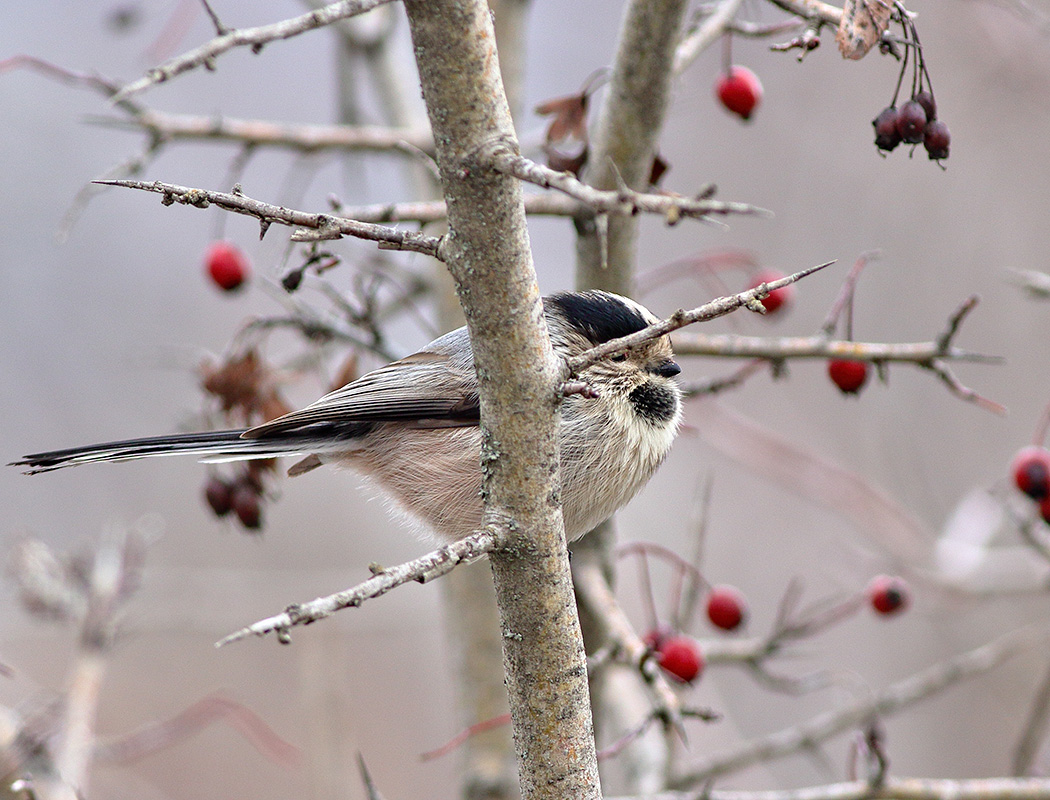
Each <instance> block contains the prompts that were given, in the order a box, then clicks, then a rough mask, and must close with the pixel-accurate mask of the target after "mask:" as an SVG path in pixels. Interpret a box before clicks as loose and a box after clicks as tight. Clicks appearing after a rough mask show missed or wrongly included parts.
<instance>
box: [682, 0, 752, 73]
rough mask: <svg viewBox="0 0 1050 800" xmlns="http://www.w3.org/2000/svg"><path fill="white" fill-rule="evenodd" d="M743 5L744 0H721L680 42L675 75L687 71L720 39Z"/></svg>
mask: <svg viewBox="0 0 1050 800" xmlns="http://www.w3.org/2000/svg"><path fill="white" fill-rule="evenodd" d="M741 5H743V0H721V2H720V3H719V4H718V6H717V8H715V10H714V13H712V14H711V16H709V17H708V18H707V19H705V20H704V21H703V24H701V25H699V26H698V27H697V28H696V30H694V31H691V32H690V33H689V35H688V36H686V37H685V38H683V39H682V41H681V42H679V43H678V47H677V49H676V50H675V54H674V66H673V68H672V69H673V70H674V74H675V75H681V74H682V73H683V72H685V70H686V69H688V68H689V65H690V64H692V63H693V62H694V61H696V59H697V58H698V57H699V55H700V54H701V53H702V52H704V51H705V50H706V49H707V48H708V47H710V46H711V45H712V44H714V43H715V42H717V41H718V39H719V38H720V37H721V36H722V35H723V34H724V33H725V32H726V29H727V28H728V27H729V26H730V25H731V24H732V22H733V17H734V16H736V12H737V11H738V10H739V9H740V6H741Z"/></svg>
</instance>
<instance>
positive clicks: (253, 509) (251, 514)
mask: <svg viewBox="0 0 1050 800" xmlns="http://www.w3.org/2000/svg"><path fill="white" fill-rule="evenodd" d="M232 502H233V510H234V511H235V512H236V513H237V519H239V520H240V522H241V525H243V526H244V527H245V528H248V529H249V530H258V529H259V528H261V527H262V504H261V503H260V502H259V492H258V491H257V490H256V489H255V488H254V487H252V486H251V485H249V484H248V483H238V484H237V485H236V486H235V487H234V489H233V499H232Z"/></svg>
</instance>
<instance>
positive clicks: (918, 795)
mask: <svg viewBox="0 0 1050 800" xmlns="http://www.w3.org/2000/svg"><path fill="white" fill-rule="evenodd" d="M702 796H703V797H704V798H705V800H1050V779H1047V778H972V779H964V780H952V779H935V778H886V779H885V780H883V781H882V782H880V783H879V784H878V785H877V786H873V785H872V784H871V782H870V781H866V780H863V781H850V782H849V783H832V784H828V785H826V786H808V787H805V788H802V789H783V790H773V791H734V790H725V789H710V790H705V791H704V792H703V795H702ZM696 797H697V793H696V792H661V793H659V794H653V795H649V800H693V798H696ZM610 800H628V798H625V797H619V798H610Z"/></svg>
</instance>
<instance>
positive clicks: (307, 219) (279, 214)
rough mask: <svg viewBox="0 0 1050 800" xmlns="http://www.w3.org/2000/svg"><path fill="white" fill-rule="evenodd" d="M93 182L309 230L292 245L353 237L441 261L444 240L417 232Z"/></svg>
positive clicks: (225, 198)
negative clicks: (216, 207)
mask: <svg viewBox="0 0 1050 800" xmlns="http://www.w3.org/2000/svg"><path fill="white" fill-rule="evenodd" d="M93 182H94V183H98V184H102V185H104V186H123V187H125V188H127V189H140V190H142V191H146V192H156V193H157V194H161V195H163V198H162V199H161V202H162V203H163V204H164V205H171V204H172V203H181V204H183V205H189V206H196V207H197V208H207V207H208V206H211V205H216V206H218V207H219V208H223V209H225V210H227V211H233V212H234V213H237V214H244V215H245V216H249V217H255V218H256V219H258V220H259V221H260V222H261V223H263V224H264V225H269V224H271V223H274V222H277V223H279V224H281V225H299V226H301V227H302V228H304V229H308V230H299V231H295V232H294V233H293V234H292V240H293V241H316V240H319V239H338V238H340V237H342V236H354V237H356V238H358V239H366V240H368V241H372V242H378V243H379V246H380V247H382V248H384V249H390V250H409V251H412V252H415V253H424V254H426V255H428V256H433V257H434V258H441V254H440V252H439V250H440V246H441V241H442V240H441V239H440V238H439V237H437V236H427V235H425V234H422V233H416V232H414V231H401V230H397V229H395V228H388V227H384V226H382V225H375V224H372V223H369V222H358V221H357V220H352V219H345V218H342V217H334V216H331V215H330V214H314V213H310V212H306V211H296V210H294V209H290V208H284V207H283V206H275V205H272V204H270V203H264V202H263V201H261V200H253V199H252V198H250V197H248V196H247V195H245V194H240V193H237V192H233V193H229V192H213V191H209V190H206V189H191V188H188V187H186V186H176V185H175V184H171V183H161V182H160V181H152V182H150V181H127V180H116V181H110V180H103V181H93Z"/></svg>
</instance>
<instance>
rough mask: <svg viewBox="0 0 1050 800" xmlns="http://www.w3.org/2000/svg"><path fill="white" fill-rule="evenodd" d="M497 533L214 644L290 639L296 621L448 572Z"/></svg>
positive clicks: (488, 546)
mask: <svg viewBox="0 0 1050 800" xmlns="http://www.w3.org/2000/svg"><path fill="white" fill-rule="evenodd" d="M499 540H500V534H499V532H498V531H496V530H489V529H486V530H482V531H478V532H477V533H474V534H471V535H470V536H467V537H466V538H464V539H460V540H459V541H457V542H453V543H452V544H448V545H445V546H444V547H442V548H441V549H439V550H434V551H432V552H430V553H427V554H426V555H424V556H420V557H419V558H416V559H413V560H412V561H408V562H405V563H404V564H399V565H398V566H396V567H389V568H387V569H383V570H382V571H379V572H377V573H376V575H375V576H374V577H372V578H369V579H368V580H367V581H365V582H364V583H359V584H358V585H357V586H354V587H352V588H350V589H345V590H343V591H341V592H336V593H335V594H332V595H328V596H327V597H319V598H317V599H316V600H311V601H310V602H309V603H297V604H295V605H292V606H289V607H288V608H287V609H286V610H285V611H284V612H283V613H281V614H277V615H276V616H273V617H269V618H267V619H264V620H260V621H259V622H256V623H254V624H252V625H249V626H247V627H246V628H242V629H241V630H239V631H236V632H235V633H231V634H230V635H229V636H227V637H225V638H224V639H222V640H220V641H219V642H217V643H216V645H215V646H216V647H223V646H224V645H227V644H230V643H231V642H236V641H239V640H241V639H246V638H247V637H249V636H265V635H266V634H268V633H276V634H277V639H278V641H280V642H281V643H282V644H286V643H287V642H288V641H290V638H289V636H288V630H289V629H290V628H293V627H295V626H297V625H309V624H310V623H311V622H317V621H318V620H321V619H324V618H325V617H329V616H331V615H332V614H334V613H335V612H336V611H340V610H342V609H344V608H356V607H358V606H360V605H361V603H363V602H364V601H365V600H371V599H372V598H375V597H379V596H381V595H384V594H386V593H387V592H389V591H390V590H391V589H393V588H395V587H397V586H400V585H401V584H404V583H408V582H409V581H418V582H419V583H426V582H428V581H431V580H433V579H434V578H438V577H440V576H442V575H444V574H446V573H448V572H451V571H452V570H453V569H455V568H456V567H457V566H459V565H460V564H463V563H467V562H470V561H473V560H474V559H476V558H478V557H479V556H482V555H484V554H485V553H490V552H492V551H493V550H495V549H496V547H497V546H498V544H499Z"/></svg>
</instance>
